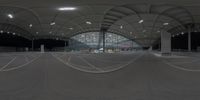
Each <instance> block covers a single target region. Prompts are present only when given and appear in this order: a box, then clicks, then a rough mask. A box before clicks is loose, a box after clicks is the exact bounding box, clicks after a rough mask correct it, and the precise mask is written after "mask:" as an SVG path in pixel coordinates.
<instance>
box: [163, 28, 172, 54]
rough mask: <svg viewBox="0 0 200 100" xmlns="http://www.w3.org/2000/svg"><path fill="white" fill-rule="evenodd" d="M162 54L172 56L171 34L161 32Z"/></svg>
mask: <svg viewBox="0 0 200 100" xmlns="http://www.w3.org/2000/svg"><path fill="white" fill-rule="evenodd" d="M161 53H162V55H171V33H168V32H165V31H162V32H161Z"/></svg>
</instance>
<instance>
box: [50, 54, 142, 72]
mask: <svg viewBox="0 0 200 100" xmlns="http://www.w3.org/2000/svg"><path fill="white" fill-rule="evenodd" d="M51 55H52V56H53V57H55V58H56V59H57V60H59V61H61V62H62V63H63V64H65V65H67V66H69V67H71V68H73V69H76V70H79V71H83V72H88V73H97V74H98V73H108V72H113V71H117V70H119V69H121V68H124V67H125V66H128V65H129V64H131V63H134V62H135V61H136V60H137V59H139V58H140V57H142V56H143V55H144V53H143V54H141V55H139V56H137V57H136V58H135V59H133V60H131V61H129V62H128V63H127V64H124V65H122V66H119V67H118V68H115V69H110V70H103V71H99V70H98V71H89V70H85V69H82V68H78V67H75V66H73V65H71V64H70V63H68V62H65V61H63V60H62V59H60V58H58V57H56V56H55V55H54V54H53V53H51Z"/></svg>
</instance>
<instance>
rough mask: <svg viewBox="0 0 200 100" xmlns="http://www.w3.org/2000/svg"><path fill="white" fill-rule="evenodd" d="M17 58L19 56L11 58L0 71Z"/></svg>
mask: <svg viewBox="0 0 200 100" xmlns="http://www.w3.org/2000/svg"><path fill="white" fill-rule="evenodd" d="M16 58H17V57H14V58H13V59H12V60H10V61H9V62H8V63H7V64H6V65H4V66H3V67H2V68H1V69H0V71H2V70H3V69H4V68H6V67H7V66H8V65H10V64H11V63H12V62H13V61H15V60H16Z"/></svg>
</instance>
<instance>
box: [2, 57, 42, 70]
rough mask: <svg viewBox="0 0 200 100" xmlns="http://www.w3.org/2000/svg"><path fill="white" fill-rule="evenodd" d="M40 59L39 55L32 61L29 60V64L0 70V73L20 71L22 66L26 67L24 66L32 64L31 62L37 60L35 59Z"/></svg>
mask: <svg viewBox="0 0 200 100" xmlns="http://www.w3.org/2000/svg"><path fill="white" fill-rule="evenodd" d="M40 57H41V55H40V56H39V57H36V58H34V59H33V60H31V61H30V62H28V63H25V64H23V65H21V66H17V67H13V68H9V69H4V70H1V71H2V72H7V71H12V70H17V69H20V68H22V67H24V66H26V65H28V64H30V63H32V62H34V61H35V60H37V59H38V58H40Z"/></svg>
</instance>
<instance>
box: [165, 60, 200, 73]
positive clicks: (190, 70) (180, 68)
mask: <svg viewBox="0 0 200 100" xmlns="http://www.w3.org/2000/svg"><path fill="white" fill-rule="evenodd" d="M162 62H163V63H165V64H167V65H169V66H171V67H173V68H176V69H179V70H182V71H188V72H200V70H192V69H187V68H183V67H180V66H177V65H174V64H172V63H170V62H168V61H164V60H163V61H162Z"/></svg>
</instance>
